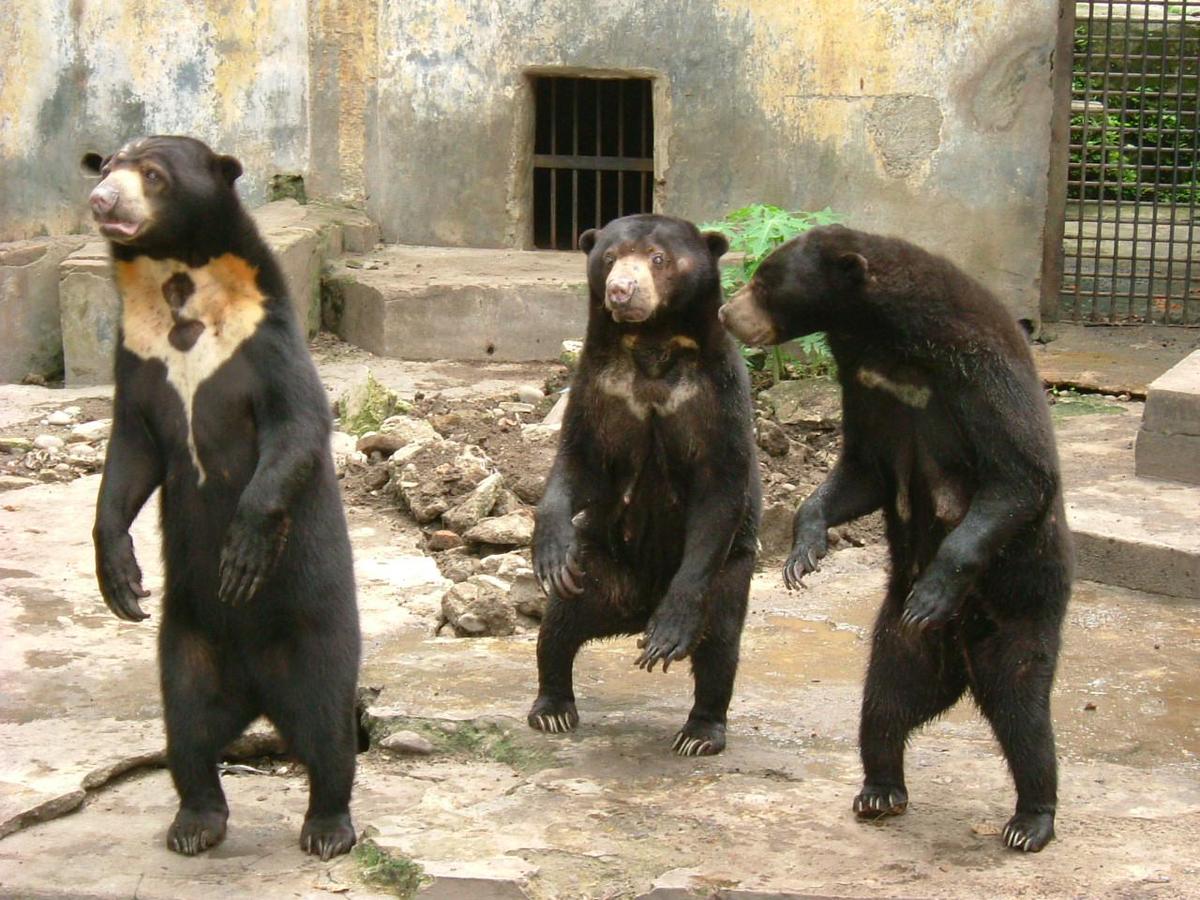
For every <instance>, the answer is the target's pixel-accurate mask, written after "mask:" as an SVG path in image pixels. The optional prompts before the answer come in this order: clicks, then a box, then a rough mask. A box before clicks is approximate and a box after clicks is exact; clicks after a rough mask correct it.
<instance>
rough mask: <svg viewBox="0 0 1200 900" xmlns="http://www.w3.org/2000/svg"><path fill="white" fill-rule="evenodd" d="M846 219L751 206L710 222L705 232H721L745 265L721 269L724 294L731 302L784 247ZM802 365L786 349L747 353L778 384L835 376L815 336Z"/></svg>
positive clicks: (805, 346)
mask: <svg viewBox="0 0 1200 900" xmlns="http://www.w3.org/2000/svg"><path fill="white" fill-rule="evenodd" d="M840 221H841V216H839V215H838V214H837V213H835V212H834V211H833V210H831V209H830V208H829V207H825V209H822V210H818V211H816V212H790V211H788V210H786V209H782V208H780V207H778V206H771V205H769V204H766V203H752V204H751V205H749V206H743V207H742V208H741V209H736V210H734V211H733V212H731V213H730V214H729V215H727V216H726V217H725V218H723V219H719V220H717V221H715V222H706V223H704V224H703V225H701V226H700V228H701V230H703V231H719V232H721V234H723V235H725V236H726V237H727V238H729V249H730V252H731V253H736V254H741V257H740V259H738V260H735V261H733V262H728V263H726V264H725V265H723V266H722V267H721V289H722V290H723V291H724V293H725V297H726V298H729V297H732V296H733V295H734V294H735V293H737V291H738V290H739V289H740V288H741V287H742V286H743V285H744V284H746V283H747V282H749V281H750V279H751V278H753V277H754V273H755V272H756V271H757V270H758V267H759V265H761V264H762V261H763V260H764V259H766V258H767V257H768V256H770V255H771V251H772V250H774V249H775V248H776V247H778V246H779V245H780V244H783V243H785V242H786V241H789V240H791V239H792V238H794V237H795V236H796V235H798V234H803V233H804V232H806V231H808V230H809V229H810V228H816V227H817V226H819V225H831V224H833V223H834V222H840ZM799 344H800V346H801V349H802V351H803V353H804V358H803V359H797V358H795V357H791V356H789V355H788V354H787V353H786V352H785V351H784V350H783V348H782V347H772V348H771V350H770V351H769V352H767V353H764V352H762V351H759V350H756V349H755V348H750V347H747V348H744V349H743V351H742V355H743V356H744V357H745V359H746V364H747V365H748V366H750V368H751V369H755V370H761V369H766V370H768V371H769V372H770V374H771V378H772V380H773V381H774V382H775V383H778V382H780V381H783V380H784V379H785V378H787V377H788V373H789V369H791V370H794V371H796V372H797V374H800V375H801V376H802V377H815V376H818V375H820V376H824V375H828V374H830V373H831V372H832V371H833V356H832V354H830V352H829V345H828V344H827V343H826V341H825V335H823V334H810V335H807V336H806V337H804V338H801V339H800V341H799Z"/></svg>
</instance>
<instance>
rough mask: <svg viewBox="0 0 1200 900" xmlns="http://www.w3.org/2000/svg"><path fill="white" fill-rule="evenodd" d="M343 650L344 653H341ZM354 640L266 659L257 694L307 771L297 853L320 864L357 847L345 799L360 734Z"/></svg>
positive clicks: (294, 648)
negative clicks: (305, 802)
mask: <svg viewBox="0 0 1200 900" xmlns="http://www.w3.org/2000/svg"><path fill="white" fill-rule="evenodd" d="M341 647H346V648H350V649H347V650H346V651H345V652H339V648H341ZM357 647H358V636H357V635H348V634H347V635H344V640H339V639H338V636H337V635H335V634H332V633H327V634H323V635H320V636H315V635H313V636H309V637H307V638H305V639H293V640H292V641H291V642H289V644H288V649H287V650H285V649H283V647H282V646H277V647H275V648H273V649H271V650H269V651H267V652H266V653H265V654H264V656H263V661H262V662H261V663H260V666H261V668H260V686H259V691H260V693H262V695H263V697H264V705H265V706H266V709H265V712H266V714H267V717H268V718H269V719H271V721H272V722H274V723H275V726H276V727H277V728H278V729H279V732H280V734H282V735H283V738H284V740H285V741H286V742H287V745H288V749H289V750H290V751H291V753H292V754H293V755H294V756H295V757H296V758H297V759H298V760H300V762H301V763H303V764H304V767H305V768H306V769H307V770H308V811H307V812H306V813H305V816H304V825H303V827H302V828H301V830H300V848H301V849H302V850H304V852H305V853H311V854H312V855H314V856H319V857H321V859H323V860H328V859H331V858H332V857H335V856H339V855H341V854H343V853H346V852H348V851H349V850H350V848H351V847H353V846H354V843H355V834H354V824H353V822H352V821H351V818H350V795H351V791H352V790H353V787H354V767H355V753H356V750H357V748H358V726H357V723H356V722H355V718H354V717H355V707H354V688H355V681H356V679H357V676H358V658H357Z"/></svg>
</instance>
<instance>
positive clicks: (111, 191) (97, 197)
mask: <svg viewBox="0 0 1200 900" xmlns="http://www.w3.org/2000/svg"><path fill="white" fill-rule="evenodd" d="M119 199H121V195H120V194H119V193H118V192H117V189H116V188H115V187H113V186H112V185H110V184H98V185H96V188H95V190H93V191H92V193H91V196H89V197H88V203H89V204H90V205H91V207H92V212H93V213H95V214H96V215H98V216H102V215H104V214H105V213H109V212H112V209H113V207H114V206H116V205H117V201H118V200H119Z"/></svg>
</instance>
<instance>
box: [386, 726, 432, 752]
mask: <svg viewBox="0 0 1200 900" xmlns="http://www.w3.org/2000/svg"><path fill="white" fill-rule="evenodd" d="M379 746H380V747H381V748H382V749H384V750H387V751H388V752H390V753H395V754H397V755H398V756H428V755H429V754H431V753H432V752H433V742H432V741H430V740H429V739H428V738H423V737H421V735H419V734H417V733H416V732H415V731H394V732H392V733H391V734H389V735H388V736H387V737H385V738H384V739H383V740H381V741H380V742H379Z"/></svg>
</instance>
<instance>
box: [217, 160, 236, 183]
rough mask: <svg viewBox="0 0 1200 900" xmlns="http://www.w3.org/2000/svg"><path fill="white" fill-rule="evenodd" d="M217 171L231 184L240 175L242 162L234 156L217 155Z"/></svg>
mask: <svg viewBox="0 0 1200 900" xmlns="http://www.w3.org/2000/svg"><path fill="white" fill-rule="evenodd" d="M217 171H219V172H220V173H221V175H222V177H223V178H224V179H225V180H226V181H227V182H229V183H230V184H231V185H232V184H233V183H234V182H235V181H237V180H238V178H239V177H241V174H242V164H241V163H240V162H238V160H237V157H234V156H218V157H217Z"/></svg>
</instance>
